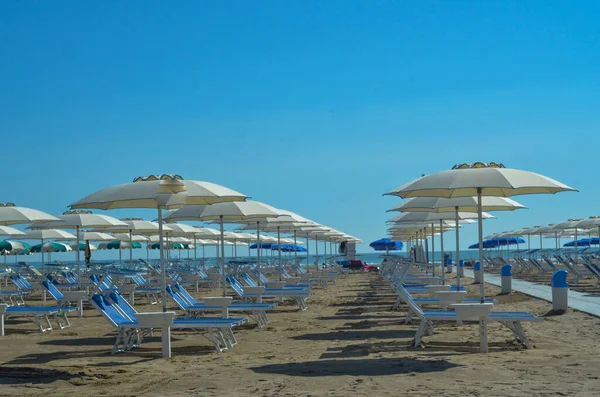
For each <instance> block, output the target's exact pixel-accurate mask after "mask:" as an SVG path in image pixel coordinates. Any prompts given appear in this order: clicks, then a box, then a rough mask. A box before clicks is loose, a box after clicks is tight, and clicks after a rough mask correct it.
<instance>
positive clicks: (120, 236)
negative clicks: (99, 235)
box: [112, 233, 149, 242]
mask: <svg viewBox="0 0 600 397" xmlns="http://www.w3.org/2000/svg"><path fill="white" fill-rule="evenodd" d="M112 239H113V240H119V241H130V239H131V241H137V242H146V241H148V240H149V238H148V237H146V236H141V235H139V234H132V235H130V234H129V233H115V234H114V235H113V238H112Z"/></svg>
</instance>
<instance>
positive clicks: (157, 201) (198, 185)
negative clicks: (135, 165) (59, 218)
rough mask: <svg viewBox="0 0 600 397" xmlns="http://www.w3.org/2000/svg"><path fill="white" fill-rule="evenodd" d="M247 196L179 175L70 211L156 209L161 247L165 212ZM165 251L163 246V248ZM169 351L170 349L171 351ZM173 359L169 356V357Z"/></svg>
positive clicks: (129, 186)
mask: <svg viewBox="0 0 600 397" xmlns="http://www.w3.org/2000/svg"><path fill="white" fill-rule="evenodd" d="M246 198H247V196H246V195H244V194H242V193H239V192H236V191H234V190H231V189H228V188H226V187H224V186H220V185H217V184H214V183H210V182H201V181H194V180H184V179H183V178H182V177H181V176H179V175H167V174H165V175H161V176H156V175H150V176H144V177H137V178H135V179H134V180H133V182H131V183H125V184H121V185H116V186H111V187H108V188H105V189H102V190H100V191H98V192H96V193H92V194H91V195H89V196H87V197H85V198H83V199H81V200H79V201H77V202H75V203H73V204H71V208H98V209H103V210H108V209H116V208H156V209H157V212H158V224H159V231H158V233H159V237H160V242H161V243H162V239H163V229H162V216H163V214H162V210H163V209H167V210H169V209H174V208H180V207H183V206H184V205H207V204H214V203H219V202H228V201H244V200H246ZM161 247H162V244H161ZM159 251H160V265H161V284H162V290H163V293H162V308H163V312H166V311H167V293H166V286H167V277H166V264H165V261H164V251H163V250H162V249H160V250H159ZM169 350H170V349H169ZM168 356H169V357H170V353H169V355H168Z"/></svg>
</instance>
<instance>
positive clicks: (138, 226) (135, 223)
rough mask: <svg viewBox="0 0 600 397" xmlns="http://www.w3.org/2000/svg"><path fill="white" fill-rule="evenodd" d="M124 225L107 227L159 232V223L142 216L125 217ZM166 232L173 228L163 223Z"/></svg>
mask: <svg viewBox="0 0 600 397" xmlns="http://www.w3.org/2000/svg"><path fill="white" fill-rule="evenodd" d="M121 223H122V225H119V226H113V227H110V228H107V229H106V230H109V231H111V232H121V233H124V232H132V233H133V232H135V233H144V234H158V223H156V222H150V221H145V220H143V219H141V218H123V219H121ZM163 230H164V231H165V232H170V231H171V228H170V227H168V226H167V225H163Z"/></svg>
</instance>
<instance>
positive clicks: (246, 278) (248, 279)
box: [241, 272, 258, 287]
mask: <svg viewBox="0 0 600 397" xmlns="http://www.w3.org/2000/svg"><path fill="white" fill-rule="evenodd" d="M241 276H242V278H243V279H244V281H245V282H246V284H248V285H249V286H250V287H257V286H258V284H256V281H254V279H253V278H252V277H250V275H249V274H248V273H246V272H244V273H242V274H241Z"/></svg>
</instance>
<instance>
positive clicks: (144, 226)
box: [105, 218, 171, 262]
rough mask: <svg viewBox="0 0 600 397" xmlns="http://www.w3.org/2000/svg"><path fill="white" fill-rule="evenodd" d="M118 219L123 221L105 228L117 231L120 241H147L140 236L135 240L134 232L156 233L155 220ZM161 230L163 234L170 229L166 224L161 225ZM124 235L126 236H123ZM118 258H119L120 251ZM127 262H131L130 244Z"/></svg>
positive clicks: (138, 233) (131, 250)
mask: <svg viewBox="0 0 600 397" xmlns="http://www.w3.org/2000/svg"><path fill="white" fill-rule="evenodd" d="M120 221H121V222H122V223H123V224H122V225H119V226H115V227H110V228H107V229H105V230H108V231H111V232H115V233H118V234H119V238H118V239H119V240H121V241H129V242H132V241H138V242H140V241H142V242H143V241H147V239H144V238H142V237H138V238H137V240H134V239H133V234H134V233H136V235H138V236H139V235H140V234H148V235H158V229H159V226H158V223H156V222H150V221H146V220H143V219H142V218H121V219H120ZM163 231H164V232H165V234H167V233H168V232H170V231H171V229H170V228H169V227H168V226H165V225H163ZM125 236H128V237H127V238H125ZM119 258H121V255H120V253H119ZM129 262H133V246H132V245H131V244H130V245H129Z"/></svg>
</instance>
